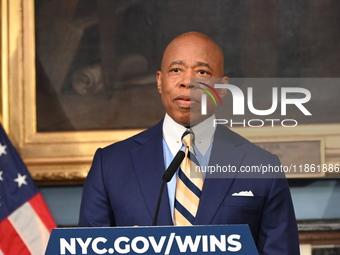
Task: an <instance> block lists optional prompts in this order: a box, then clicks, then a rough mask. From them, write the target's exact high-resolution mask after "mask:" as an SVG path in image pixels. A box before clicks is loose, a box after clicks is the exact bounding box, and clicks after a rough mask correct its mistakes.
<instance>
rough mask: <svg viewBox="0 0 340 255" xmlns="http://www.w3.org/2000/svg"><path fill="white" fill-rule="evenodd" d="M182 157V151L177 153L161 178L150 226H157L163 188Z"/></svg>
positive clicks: (183, 155)
mask: <svg viewBox="0 0 340 255" xmlns="http://www.w3.org/2000/svg"><path fill="white" fill-rule="evenodd" d="M184 157H185V153H184V151H178V152H177V154H176V156H175V157H174V159H173V160H172V161H171V163H170V165H169V167H168V169H166V171H165V172H164V174H163V177H162V179H163V182H162V185H161V189H160V191H159V195H158V202H157V207H156V212H155V216H154V218H153V222H152V226H157V220H158V214H159V209H160V207H161V201H162V193H163V189H164V186H165V184H166V183H167V182H169V181H170V180H171V178H172V177H173V176H174V174H175V172H176V171H177V169H178V167H179V166H180V164H181V163H182V161H183V159H184Z"/></svg>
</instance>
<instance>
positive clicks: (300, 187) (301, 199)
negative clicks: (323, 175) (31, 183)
mask: <svg viewBox="0 0 340 255" xmlns="http://www.w3.org/2000/svg"><path fill="white" fill-rule="evenodd" d="M289 183H290V187H291V193H292V197H293V203H294V208H295V213H296V217H297V218H298V219H328V218H340V180H329V179H321V180H313V179H309V180H302V179H299V180H289ZM40 191H41V193H42V195H43V196H44V198H45V200H46V203H47V205H48V207H49V208H50V210H51V212H52V215H53V217H54V219H55V221H56V223H57V225H59V226H75V225H77V223H78V216H79V207H80V199H81V193H82V186H47V187H40Z"/></svg>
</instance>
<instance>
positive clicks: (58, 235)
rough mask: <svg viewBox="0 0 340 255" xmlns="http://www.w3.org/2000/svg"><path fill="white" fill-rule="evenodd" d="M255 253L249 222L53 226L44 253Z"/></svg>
mask: <svg viewBox="0 0 340 255" xmlns="http://www.w3.org/2000/svg"><path fill="white" fill-rule="evenodd" d="M52 254H53V255H65V254H95V255H97V254H117V255H120V254H147V255H153V254H158V255H159V254H162V255H180V254H186V255H188V254H199V255H202V254H235V255H258V252H257V250H256V246H255V243H254V240H253V238H252V235H251V233H250V230H249V227H248V225H216V226H190V227H177V226H165V227H164V226H157V227H113V228H56V229H53V230H52V233H51V236H50V239H49V242H48V245H47V249H46V252H45V255H52Z"/></svg>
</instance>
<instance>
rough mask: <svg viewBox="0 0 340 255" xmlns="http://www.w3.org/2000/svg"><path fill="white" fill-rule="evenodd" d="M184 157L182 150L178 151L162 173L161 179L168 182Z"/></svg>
mask: <svg viewBox="0 0 340 255" xmlns="http://www.w3.org/2000/svg"><path fill="white" fill-rule="evenodd" d="M184 157H185V153H184V151H178V152H177V154H176V156H175V157H174V159H173V160H172V161H171V163H170V165H169V167H168V169H167V170H166V171H165V172H164V174H163V181H164V182H169V181H170V180H171V178H172V176H174V174H175V172H176V171H177V169H178V167H179V166H180V164H181V163H182V161H183V159H184Z"/></svg>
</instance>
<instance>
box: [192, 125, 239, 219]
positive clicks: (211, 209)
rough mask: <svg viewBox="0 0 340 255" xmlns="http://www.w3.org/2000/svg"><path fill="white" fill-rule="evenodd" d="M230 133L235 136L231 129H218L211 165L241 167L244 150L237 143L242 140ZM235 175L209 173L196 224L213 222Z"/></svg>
mask: <svg viewBox="0 0 340 255" xmlns="http://www.w3.org/2000/svg"><path fill="white" fill-rule="evenodd" d="M230 135H231V136H234V138H235V135H234V133H233V132H232V131H230V130H229V129H225V128H218V129H217V130H216V132H215V137H214V143H213V147H212V151H211V156H210V161H209V165H210V166H221V167H222V166H229V165H230V166H235V167H236V168H237V169H239V166H240V164H241V162H242V159H243V157H244V152H243V151H241V150H240V149H238V148H237V145H238V144H239V143H242V140H237V139H236V140H232V139H230ZM235 175H236V173H230V174H228V176H226V175H225V174H224V175H223V177H221V176H220V177H218V178H211V177H210V176H209V173H207V175H206V179H205V181H204V186H203V190H202V195H201V199H200V205H199V208H198V211H197V215H196V219H195V225H209V224H211V222H212V220H213V218H214V216H215V214H216V212H217V211H218V209H219V207H220V206H221V204H222V202H223V200H224V198H225V196H226V194H227V193H228V190H229V188H230V187H231V185H232V183H233V181H234V177H235ZM215 177H217V176H215Z"/></svg>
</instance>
